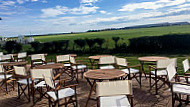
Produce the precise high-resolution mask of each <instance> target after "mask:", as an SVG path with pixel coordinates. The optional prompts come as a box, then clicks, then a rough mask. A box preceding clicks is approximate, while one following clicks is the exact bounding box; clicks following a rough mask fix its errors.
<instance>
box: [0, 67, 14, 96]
mask: <svg viewBox="0 0 190 107" xmlns="http://www.w3.org/2000/svg"><path fill="white" fill-rule="evenodd" d="M13 71H14V70H9V71H6V70H5V69H4V67H3V65H1V64H0V90H2V91H3V92H5V93H6V94H8V85H9V86H11V87H12V88H13V90H14V81H15V79H13V78H12V77H13V75H12V73H13ZM3 86H5V89H4V87H3Z"/></svg>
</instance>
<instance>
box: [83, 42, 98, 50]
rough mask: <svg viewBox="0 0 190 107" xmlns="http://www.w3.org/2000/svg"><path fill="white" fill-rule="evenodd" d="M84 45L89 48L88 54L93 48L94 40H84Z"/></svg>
mask: <svg viewBox="0 0 190 107" xmlns="http://www.w3.org/2000/svg"><path fill="white" fill-rule="evenodd" d="M85 41H86V43H87V44H88V46H89V49H90V52H91V51H92V48H93V46H94V45H95V44H96V42H95V40H94V39H85Z"/></svg>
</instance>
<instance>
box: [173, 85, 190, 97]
mask: <svg viewBox="0 0 190 107" xmlns="http://www.w3.org/2000/svg"><path fill="white" fill-rule="evenodd" d="M173 92H175V93H181V94H188V95H190V86H188V85H181V84H173Z"/></svg>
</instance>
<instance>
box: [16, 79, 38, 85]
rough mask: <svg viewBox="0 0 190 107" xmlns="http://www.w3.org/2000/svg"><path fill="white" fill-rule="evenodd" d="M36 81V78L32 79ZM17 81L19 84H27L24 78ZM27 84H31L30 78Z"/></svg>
mask: <svg viewBox="0 0 190 107" xmlns="http://www.w3.org/2000/svg"><path fill="white" fill-rule="evenodd" d="M37 81H38V80H34V82H37ZM17 82H18V83H20V84H24V85H27V84H28V83H27V80H26V79H21V80H19V81H17ZM29 84H32V80H31V79H29Z"/></svg>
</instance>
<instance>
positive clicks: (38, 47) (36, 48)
mask: <svg viewBox="0 0 190 107" xmlns="http://www.w3.org/2000/svg"><path fill="white" fill-rule="evenodd" d="M31 46H32V48H33V49H34V52H35V53H38V52H41V51H42V49H43V44H42V43H40V42H37V41H35V42H32V43H31Z"/></svg>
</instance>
